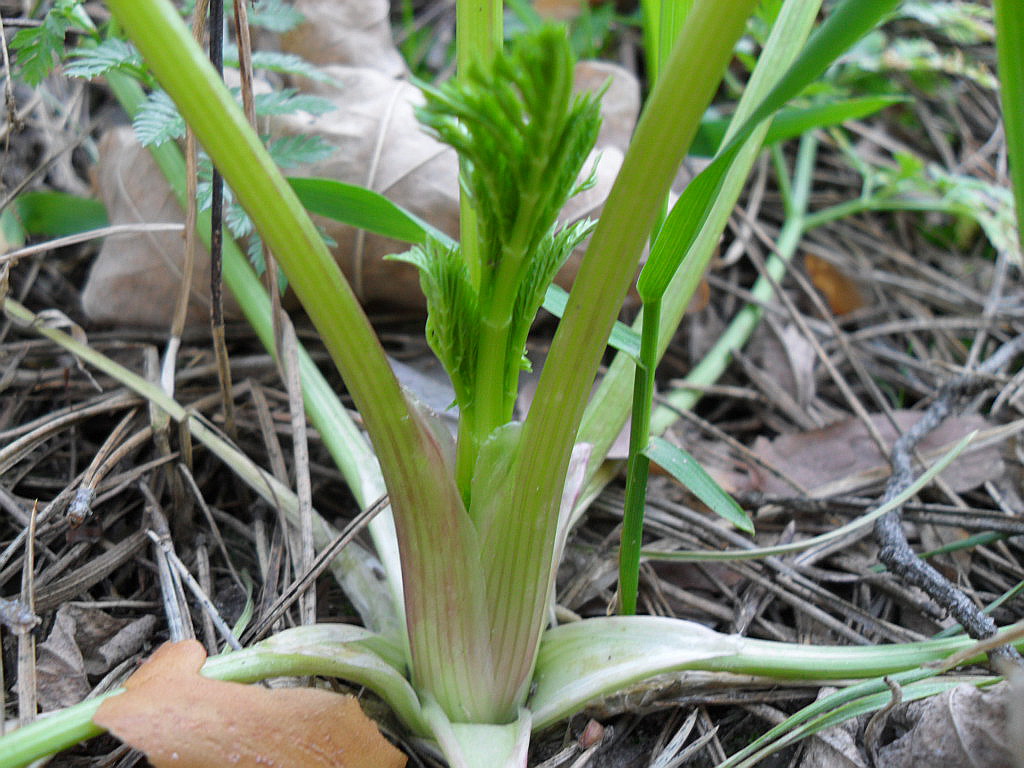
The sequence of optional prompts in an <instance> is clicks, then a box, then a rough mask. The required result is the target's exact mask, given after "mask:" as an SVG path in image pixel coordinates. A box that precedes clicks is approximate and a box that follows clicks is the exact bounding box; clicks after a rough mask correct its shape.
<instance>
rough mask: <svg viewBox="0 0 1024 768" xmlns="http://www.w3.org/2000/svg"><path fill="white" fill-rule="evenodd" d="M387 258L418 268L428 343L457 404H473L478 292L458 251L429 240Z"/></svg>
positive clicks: (478, 318) (478, 323) (478, 322)
mask: <svg viewBox="0 0 1024 768" xmlns="http://www.w3.org/2000/svg"><path fill="white" fill-rule="evenodd" d="M388 258H389V259H391V260H394V261H404V262H406V263H408V264H412V265H413V266H415V267H416V268H417V269H419V272H420V286H421V287H422V289H423V295H424V296H425V297H426V299H427V327H426V334H427V343H428V344H430V348H431V349H432V350H434V354H435V355H437V358H438V360H440V361H441V364H442V365H443V366H444V369H445V371H446V372H447V373H448V378H449V379H451V382H452V387H453V388H454V389H455V398H456V401H457V402H458V403H459V404H460V405H464V404H466V403H471V402H472V401H473V391H474V381H473V373H474V371H475V369H476V356H477V347H476V344H477V338H476V334H474V333H473V329H474V328H477V327H478V326H479V325H480V317H479V307H478V305H477V295H476V291H475V290H474V288H473V285H472V283H471V282H470V279H469V269H468V268H467V266H466V263H465V262H464V261H463V260H462V257H461V254H460V253H459V249H458V248H457V247H447V246H445V245H443V244H441V243H438V242H437V241H436V240H433V239H431V238H427V240H426V242H425V243H424V244H423V245H422V246H416V247H414V248H413V249H412V250H410V251H407V252H406V253H402V254H397V255H394V256H389V257H388Z"/></svg>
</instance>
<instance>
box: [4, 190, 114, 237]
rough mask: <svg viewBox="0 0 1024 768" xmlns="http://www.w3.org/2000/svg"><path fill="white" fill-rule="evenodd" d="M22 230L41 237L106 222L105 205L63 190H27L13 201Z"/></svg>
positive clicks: (82, 229) (58, 234) (69, 232)
mask: <svg viewBox="0 0 1024 768" xmlns="http://www.w3.org/2000/svg"><path fill="white" fill-rule="evenodd" d="M14 207H15V210H16V211H17V213H18V219H19V220H20V221H21V224H22V226H23V227H24V228H25V232H27V233H28V234H30V235H38V236H42V237H64V236H65V235H76V234H78V233H79V232H86V231H88V230H90V229H99V228H100V227H105V226H107V223H108V222H107V209H106V208H105V207H104V206H103V203H101V202H100V201H99V200H92V199H90V198H87V197H79V196H78V195H69V194H66V193H64V192H27V193H26V194H23V195H19V196H18V198H17V199H16V200H15V202H14Z"/></svg>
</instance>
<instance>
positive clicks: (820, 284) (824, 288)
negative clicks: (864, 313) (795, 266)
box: [804, 253, 865, 317]
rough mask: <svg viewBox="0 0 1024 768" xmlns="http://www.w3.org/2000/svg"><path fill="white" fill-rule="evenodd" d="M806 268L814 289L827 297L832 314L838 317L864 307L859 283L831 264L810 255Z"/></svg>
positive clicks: (805, 261) (806, 259)
mask: <svg viewBox="0 0 1024 768" xmlns="http://www.w3.org/2000/svg"><path fill="white" fill-rule="evenodd" d="M804 268H805V269H806V270H807V274H808V275H809V276H810V278H811V282H812V283H814V287H815V288H817V289H818V290H819V291H821V295H822V296H824V297H825V301H827V302H828V305H829V307H830V308H831V310H832V314H834V315H836V316H837V317H838V316H841V315H846V314H849V313H850V312H854V311H856V310H858V309H860V308H861V307H863V306H864V304H865V301H864V295H863V294H862V293H861V292H860V288H858V287H857V283H856V282H854V280H853V278H851V277H850V276H849V275H847V274H846V273H845V272H843V271H841V270H840V269H839V268H838V267H836V266H835V265H834V264H832V263H831V262H828V261H825V259H823V258H821V257H820V256H815V255H814V254H813V253H808V254H806V255H805V256H804Z"/></svg>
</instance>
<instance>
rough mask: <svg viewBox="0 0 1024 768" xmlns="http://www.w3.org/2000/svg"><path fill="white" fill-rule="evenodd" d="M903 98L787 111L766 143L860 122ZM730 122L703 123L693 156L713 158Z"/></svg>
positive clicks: (870, 98) (872, 98) (869, 98)
mask: <svg viewBox="0 0 1024 768" xmlns="http://www.w3.org/2000/svg"><path fill="white" fill-rule="evenodd" d="M906 101H907V99H906V98H905V97H903V96H865V97H862V98H855V99H844V100H842V101H833V102H828V103H826V104H815V105H814V106H810V107H799V108H794V109H783V110H781V111H780V112H779V113H778V114H777V115H776V116H775V117H774V118H773V119H772V124H771V127H770V128H769V129H768V133H767V134H766V135H765V137H764V144H765V146H768V145H770V144H775V143H776V142H779V141H789V140H790V139H795V138H796V137H797V136H800V135H801V134H804V133H806V132H807V131H811V130H814V129H816V128H828V127H830V126H833V125H841V124H842V123H845V122H847V121H848V120H860V119H862V118H865V117H869V116H871V115H873V114H875V113H876V112H879V111H881V110H883V109H885V108H886V107H891V106H893V105H894V104H902V103H905V102H906ZM728 128H729V120H706V121H704V122H703V123H701V126H700V132H699V133H698V134H697V138H696V139H694V142H693V146H692V147H691V149H690V154H691V155H697V156H698V157H713V156H714V154H715V152H716V151H717V149H718V147H719V146H721V144H722V139H723V138H724V137H725V133H726V130H727V129H728Z"/></svg>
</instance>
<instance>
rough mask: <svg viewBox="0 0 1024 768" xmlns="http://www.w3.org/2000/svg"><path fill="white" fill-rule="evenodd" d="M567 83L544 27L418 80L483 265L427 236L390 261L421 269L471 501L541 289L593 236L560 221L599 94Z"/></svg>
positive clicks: (562, 45)
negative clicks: (490, 54)
mask: <svg viewBox="0 0 1024 768" xmlns="http://www.w3.org/2000/svg"><path fill="white" fill-rule="evenodd" d="M572 78H573V59H572V54H571V52H570V50H569V45H568V42H567V40H566V38H565V34H564V32H563V31H562V30H560V29H558V28H556V27H545V28H541V29H540V30H538V31H536V32H534V33H532V34H530V35H526V36H524V37H522V38H521V39H520V40H519V41H517V42H516V43H515V44H514V45H513V47H512V49H511V51H510V52H508V53H499V54H498V55H497V56H496V58H495V60H494V62H493V64H492V65H491V66H483V65H480V64H479V63H478V64H477V65H474V66H472V67H471V68H470V70H469V72H468V74H467V76H466V77H464V78H460V79H457V80H451V81H449V82H447V83H445V84H443V85H441V86H438V87H434V86H430V85H426V84H421V87H422V89H423V93H424V96H425V98H426V104H425V105H424V106H422V107H420V108H419V109H418V110H417V116H418V117H419V119H420V121H421V122H422V124H423V125H424V126H425V127H426V128H427V130H428V131H429V132H430V133H432V134H433V135H434V136H436V137H437V138H438V139H439V140H441V141H443V142H445V143H446V144H449V145H450V146H452V147H454V148H455V149H456V150H457V151H458V152H459V156H460V158H461V159H462V163H463V165H462V179H461V180H462V184H463V187H464V189H465V190H466V191H467V193H468V197H469V199H470V200H472V201H473V203H474V207H475V210H476V212H477V216H478V220H479V227H478V240H479V249H478V253H479V263H466V261H465V258H464V255H463V254H464V253H465V252H464V251H462V250H461V249H459V248H458V247H456V248H455V249H452V248H449V247H448V246H447V245H444V244H441V243H438V242H434V241H430V240H428V242H427V243H426V244H425V245H424V246H422V247H417V248H414V249H413V250H412V251H411V252H409V253H408V254H405V255H403V256H399V257H397V258H399V259H402V260H405V261H408V262H409V263H412V264H415V265H416V266H417V267H418V268H419V269H420V271H421V275H422V285H423V290H424V293H425V294H426V297H427V302H428V306H429V308H430V320H429V321H428V330H427V333H428V338H429V340H430V343H431V346H432V347H433V349H434V350H435V352H436V353H437V355H438V357H439V358H440V359H441V361H442V362H443V363H444V365H445V368H446V369H447V371H448V374H449V376H450V377H451V379H452V382H453V385H454V386H455V390H456V393H457V395H458V398H457V399H458V401H459V405H460V407H461V408H462V412H463V416H464V426H463V427H462V431H461V432H460V445H459V451H460V457H462V458H465V461H462V458H460V465H461V466H462V468H463V470H464V471H463V473H462V474H461V475H460V479H461V480H462V481H463V486H464V488H463V490H464V494H466V495H467V498H468V493H467V489H466V488H465V481H466V480H467V479H468V478H469V477H470V476H471V474H472V464H473V463H474V459H473V457H474V456H475V453H476V450H477V449H478V447H479V446H480V445H482V444H483V442H484V441H485V440H486V439H487V437H488V436H489V435H490V434H491V432H492V431H493V430H494V429H496V428H498V427H500V426H501V425H502V424H505V423H506V422H508V421H509V420H510V419H511V418H512V408H513V404H514V402H515V398H516V394H517V391H518V377H519V372H520V370H521V369H522V368H524V367H529V363H528V361H526V359H525V356H524V351H525V345H526V336H527V333H528V331H529V328H530V325H531V324H532V323H533V320H534V318H535V316H536V314H537V311H538V309H539V308H540V305H541V302H542V301H543V299H544V292H545V290H546V289H547V287H548V285H550V283H551V281H552V279H553V278H554V275H555V273H556V272H557V271H558V269H559V268H560V267H561V265H562V264H563V263H564V262H565V260H566V258H567V257H568V256H569V254H570V253H571V252H572V250H573V248H575V247H576V246H577V245H579V243H580V242H581V241H582V240H583V239H584V237H586V235H587V234H588V233H589V231H590V225H589V223H586V222H583V223H580V224H576V225H574V226H571V227H567V228H563V229H559V228H558V227H557V226H556V225H555V219H556V217H557V215H558V211H559V210H561V208H562V206H563V205H564V204H565V201H566V199H568V197H570V196H571V195H573V194H575V193H576V192H579V191H580V190H581V189H582V188H584V187H585V186H586V183H587V182H584V183H583V184H580V183H578V181H577V180H578V178H579V175H580V171H581V169H582V167H583V163H584V162H585V160H586V158H587V155H588V154H589V153H590V150H591V149H592V147H593V145H594V142H595V140H596V138H597V130H598V127H599V125H600V117H599V104H598V97H597V96H596V95H594V94H586V95H581V96H576V97H573V95H572ZM485 348H486V350H485ZM483 350H485V351H483ZM478 353H479V354H478ZM483 357H486V358H487V359H486V361H485V362H483V363H481V360H482V359H483ZM478 412H479V414H480V415H479V418H478ZM466 425H468V426H466ZM467 442H468V443H470V444H471V446H472V447H470V448H468V449H467Z"/></svg>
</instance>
